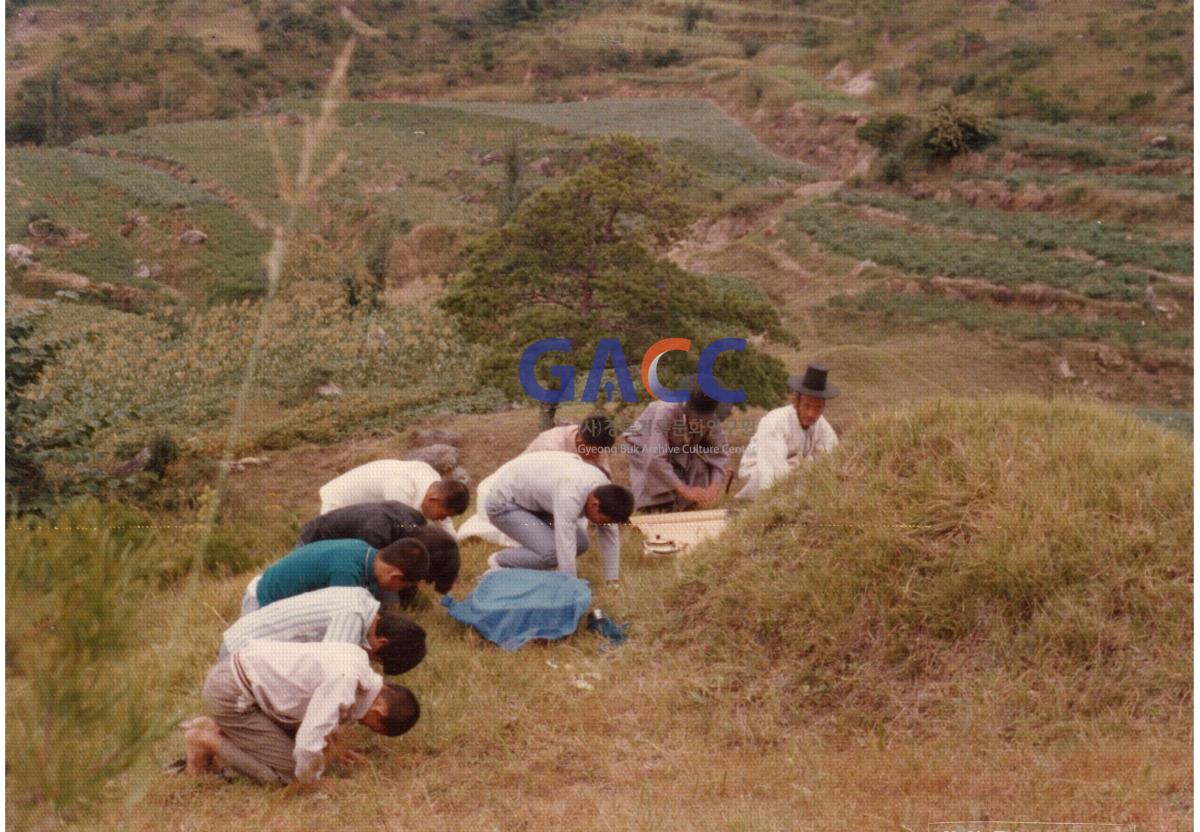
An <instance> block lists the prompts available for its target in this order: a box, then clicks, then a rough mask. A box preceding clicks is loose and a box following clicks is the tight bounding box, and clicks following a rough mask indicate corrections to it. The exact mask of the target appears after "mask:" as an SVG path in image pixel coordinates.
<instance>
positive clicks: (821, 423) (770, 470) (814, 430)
mask: <svg viewBox="0 0 1200 832" xmlns="http://www.w3.org/2000/svg"><path fill="white" fill-rule="evenodd" d="M837 443H838V438H837V434H836V433H834V431H833V428H832V427H831V426H830V425H829V423H828V422H826V421H825V417H824V416H818V417H817V421H815V422H813V423H812V425H811V426H809V428H808V429H807V430H805V429H804V428H802V427H800V419H799V417H798V416H797V415H796V408H794V407H792V406H791V405H790V404H786V405H784V406H783V407H777V408H775V409H774V410H772V411H769V412H768V413H767V414H766V415H764V416H763V417H762V419H761V420H759V423H758V428H757V429H756V430H755V431H754V436H753V437H752V438H751V439H750V444H749V445H747V446H746V450H745V452H744V453H743V454H742V461H741V464H740V466H739V467H738V474H739V475H740V476H743V477H746V478H747V482H746V484H745V485H744V486H742V489H741V490H740V491H738V493H737V496H738V497H739V498H740V499H743V500H748V499H750V498H751V497H754V496H756V495H757V494H758V493H759V492H760V491H762V490H764V489H766V488H770V487H771V485H772V484H773V483H774V482H775V481H776V480H778V479H779V478H780V477H782V476H784V475H786V474H787V473H788V472H789V471H792V470H793V469H795V468H796V467H797V466H798V465H799V464H800V462H801V461H803V460H810V459H812V458H813V457H814V456H816V455H817V454H818V453H825V452H827V451H832V450H833V449H834V448H835V447H837Z"/></svg>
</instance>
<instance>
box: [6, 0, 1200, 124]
mask: <svg viewBox="0 0 1200 832" xmlns="http://www.w3.org/2000/svg"><path fill="white" fill-rule="evenodd" d="M6 15H7V20H8V29H7V58H6V68H7V71H8V88H7V90H6V100H7V102H8V104H9V112H10V116H9V119H8V126H7V138H8V141H9V142H38V143H42V142H46V143H50V144H62V143H65V142H69V141H71V140H73V139H75V138H78V137H80V136H83V135H87V134H94V133H100V132H120V131H124V130H128V129H133V128H136V127H139V126H144V125H146V124H154V123H158V122H161V121H180V120H191V119H197V118H229V117H232V116H234V115H237V114H239V113H244V112H248V111H251V110H254V109H256V108H258V107H260V106H261V105H262V104H263V102H265V101H267V100H269V99H271V98H275V97H278V96H281V95H305V94H312V93H314V92H315V91H316V90H317V89H319V88H320V86H321V83H322V78H323V73H324V72H325V70H326V69H327V67H328V66H329V65H330V62H331V60H332V56H333V54H334V53H335V52H336V50H337V48H338V47H339V45H340V44H341V43H343V42H344V41H345V40H346V39H347V38H348V37H350V36H351V35H357V36H358V38H359V40H360V48H359V50H358V52H357V54H356V57H355V62H354V66H353V67H352V71H351V78H352V81H351V94H352V95H353V96H355V97H362V98H376V97H394V96H417V97H429V96H445V95H447V94H452V95H456V96H457V95H465V96H469V97H479V96H483V97H488V98H492V99H499V100H514V101H516V100H519V101H541V102H553V101H558V100H566V101H573V100H579V99H580V98H582V97H583V96H587V95H591V96H593V97H594V96H595V95H597V94H612V92H613V91H614V90H616V89H619V88H628V87H635V88H636V87H643V88H645V87H649V88H666V89H668V90H669V89H671V88H679V87H697V86H701V85H703V86H706V87H708V88H710V90H711V94H713V95H716V96H720V97H725V98H729V97H732V96H735V95H736V96H741V97H744V98H747V100H749V101H750V102H751V103H752V104H753V105H755V106H758V105H760V104H761V105H762V106H765V107H767V108H768V109H769V110H781V109H784V108H786V106H788V105H789V104H791V103H793V102H796V101H806V102H809V103H810V104H814V106H816V105H819V106H821V107H824V108H827V109H834V110H836V109H839V108H841V109H845V108H846V107H847V106H851V107H853V106H855V102H861V106H862V107H863V108H864V109H871V108H886V109H889V110H897V111H900V112H912V111H914V110H916V109H919V108H920V107H922V106H923V105H924V104H925V103H926V102H927V101H928V100H929V99H930V97H931V96H937V95H953V96H956V97H959V98H961V99H962V100H964V101H967V102H971V103H972V104H974V105H975V106H978V107H980V108H981V109H983V110H984V111H986V112H987V113H988V114H993V115H997V116H1002V117H1021V118H1030V119H1035V120H1039V121H1043V122H1047V123H1061V122H1065V121H1070V120H1085V121H1089V122H1092V123H1099V124H1123V125H1160V126H1161V125H1176V126H1178V125H1186V124H1188V123H1190V121H1191V111H1192V86H1191V77H1192V73H1191V66H1192V61H1193V55H1192V48H1191V42H1192V41H1191V38H1192V10H1191V4H1190V3H1185V2H1178V1H1177V0H1172V1H1171V2H1168V0H1137V2H1130V0H1103V2H1092V3H1085V2H1076V1H1074V0H1073V1H1072V2H1053V3H1051V2H1045V0H1011V2H1006V3H999V4H979V3H976V4H968V5H966V6H964V5H963V4H961V3H949V2H945V1H944V0H909V1H908V2H905V1H904V0H875V1H874V2H870V3H851V2H847V0H811V1H804V0H793V2H782V0H752V2H741V3H728V2H704V0H696V1H695V2H693V1H692V0H447V2H423V1H422V0H354V1H352V2H312V3H309V2H288V0H251V1H250V2H232V0H156V2H145V1H142V0H122V2H113V3H101V2H96V0H85V2H80V3H70V4H67V3H53V2H42V3H37V2H32V3H30V2H21V1H20V0H8V2H7V4H6Z"/></svg>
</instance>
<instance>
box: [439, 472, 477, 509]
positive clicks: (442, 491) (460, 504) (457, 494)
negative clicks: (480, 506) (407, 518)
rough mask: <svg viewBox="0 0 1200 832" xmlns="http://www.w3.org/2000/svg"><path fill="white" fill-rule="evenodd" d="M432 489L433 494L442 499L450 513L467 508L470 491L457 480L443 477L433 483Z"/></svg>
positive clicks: (469, 500)
mask: <svg viewBox="0 0 1200 832" xmlns="http://www.w3.org/2000/svg"><path fill="white" fill-rule="evenodd" d="M434 489H435V490H434V492H433V493H434V495H435V496H436V497H437V498H438V499H439V500H441V501H442V504H443V505H444V506H446V508H448V509H450V513H451V514H456V515H457V514H462V513H463V512H464V511H466V510H467V504H468V503H470V502H471V492H470V491H468V490H467V486H466V485H464V484H463V483H461V482H459V481H458V480H452V479H450V478H449V477H443V478H442V479H440V480H438V481H437V482H436V483H434Z"/></svg>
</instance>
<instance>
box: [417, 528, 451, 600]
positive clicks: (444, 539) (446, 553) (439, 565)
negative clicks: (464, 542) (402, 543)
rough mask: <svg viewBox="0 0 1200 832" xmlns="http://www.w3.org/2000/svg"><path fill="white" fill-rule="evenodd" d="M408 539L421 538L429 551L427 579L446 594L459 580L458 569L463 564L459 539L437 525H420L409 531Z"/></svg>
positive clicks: (440, 591)
mask: <svg viewBox="0 0 1200 832" xmlns="http://www.w3.org/2000/svg"><path fill="white" fill-rule="evenodd" d="M408 539H409V540H419V541H420V542H421V544H422V545H423V546H424V547H425V550H426V551H427V552H429V571H428V572H427V573H426V575H425V580H426V581H428V582H429V583H431V584H433V588H434V589H436V590H437V591H438V592H439V593H441V594H442V595H445V594H446V593H447V592H449V591H450V588H451V587H452V586H454V582H455V581H457V580H458V570H459V568H460V566H461V563H460V559H459V554H458V541H457V540H455V539H454V536H453V535H452V534H450V533H449V532H447V531H446V530H445V529H443V528H442V527H441V526H436V525H425V526H418V527H416V528H415V529H413V530H412V531H410V532H409V533H408Z"/></svg>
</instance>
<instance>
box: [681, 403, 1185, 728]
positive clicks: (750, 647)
mask: <svg viewBox="0 0 1200 832" xmlns="http://www.w3.org/2000/svg"><path fill="white" fill-rule="evenodd" d="M1191 498H1192V477H1191V449H1190V447H1189V446H1188V445H1187V444H1186V443H1185V441H1184V440H1182V439H1181V438H1178V437H1175V436H1169V435H1167V434H1166V433H1164V432H1162V431H1161V430H1159V429H1157V428H1153V427H1147V426H1145V425H1142V424H1140V423H1138V422H1137V421H1135V420H1133V419H1131V418H1128V417H1125V416H1119V415H1116V414H1114V413H1113V412H1112V411H1109V410H1105V409H1102V408H1099V407H1096V406H1093V405H1084V404H1080V403H1075V402H1071V401H1069V400H1068V401H1055V402H1049V403H1047V402H1042V401H1037V400H1034V399H1030V398H1023V397H1009V398H1001V399H984V400H973V401H964V400H944V401H936V400H935V401H931V402H927V403H924V404H922V405H920V406H918V407H915V408H912V409H901V410H897V411H892V412H886V413H881V414H879V415H877V416H876V417H874V418H873V419H871V420H869V421H868V422H867V423H866V424H864V425H862V426H861V427H860V428H859V429H858V430H857V431H856V432H855V434H854V437H853V440H852V441H850V442H847V443H845V444H844V445H843V447H841V448H839V449H838V450H837V452H836V453H834V454H832V455H830V456H829V457H827V458H825V459H822V460H821V461H820V462H817V463H814V464H812V465H810V466H809V467H807V468H805V469H804V470H803V471H802V472H801V473H799V474H796V475H794V476H792V477H791V478H790V479H788V480H787V481H785V482H784V483H782V484H780V485H778V486H777V487H776V488H775V489H774V490H773V491H771V492H770V493H768V494H766V495H764V496H763V498H762V499H760V500H758V501H757V502H756V503H755V504H754V505H753V506H752V507H750V508H749V509H747V510H746V512H745V514H744V515H743V516H742V517H740V518H739V519H738V520H737V522H736V523H735V524H734V526H733V528H732V529H731V530H729V531H728V532H727V533H726V534H725V535H724V536H723V537H722V538H721V540H720V541H719V542H718V543H717V544H715V545H713V546H710V547H706V548H705V549H704V550H702V551H699V552H697V553H696V556H695V557H694V558H690V559H688V560H687V561H686V562H685V563H684V564H683V575H682V576H681V578H680V580H679V581H678V582H677V583H676V585H675V587H674V589H673V591H672V592H671V594H670V595H669V599H670V603H671V605H672V608H673V610H672V612H671V613H670V614H669V615H667V616H666V620H665V623H664V625H663V626H662V627H661V628H660V630H659V637H660V638H661V640H662V642H663V644H664V646H665V647H667V648H669V649H671V650H679V651H683V652H684V653H686V654H688V655H691V656H694V657H695V659H696V665H695V666H696V678H695V679H693V680H690V681H689V682H688V683H687V684H690V685H693V686H694V687H695V688H696V689H704V690H707V691H709V692H710V694H711V695H713V697H714V699H715V701H717V702H720V703H723V704H725V705H727V706H730V707H733V708H755V709H758V708H765V709H767V711H768V712H769V713H770V714H771V715H772V717H773V718H774V719H776V720H778V722H779V723H780V724H781V725H793V726H799V725H812V724H813V722H814V721H817V722H821V723H828V724H829V725H830V727H831V728H832V729H835V730H851V731H860V730H882V729H884V728H886V729H889V730H899V731H901V732H905V733H907V732H913V733H918V734H929V733H939V732H943V731H947V730H950V731H954V732H956V733H957V732H962V733H963V734H964V735H968V734H969V735H986V736H997V737H1004V738H1010V739H1011V738H1018V739H1020V740H1021V741H1032V742H1044V741H1047V740H1051V739H1062V738H1064V737H1070V736H1080V735H1084V734H1090V733H1093V732H1101V733H1104V732H1118V733H1124V732H1134V733H1137V732H1138V731H1141V730H1166V729H1169V727H1170V726H1171V725H1173V724H1176V723H1177V722H1178V721H1179V720H1186V719H1187V714H1189V713H1190V712H1191V697H1192V691H1191V679H1192V667H1191V654H1192V640H1191V631H1192V626H1191V621H1192V614H1191V606H1192V567H1191V552H1192V544H1193V537H1192V527H1191Z"/></svg>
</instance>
